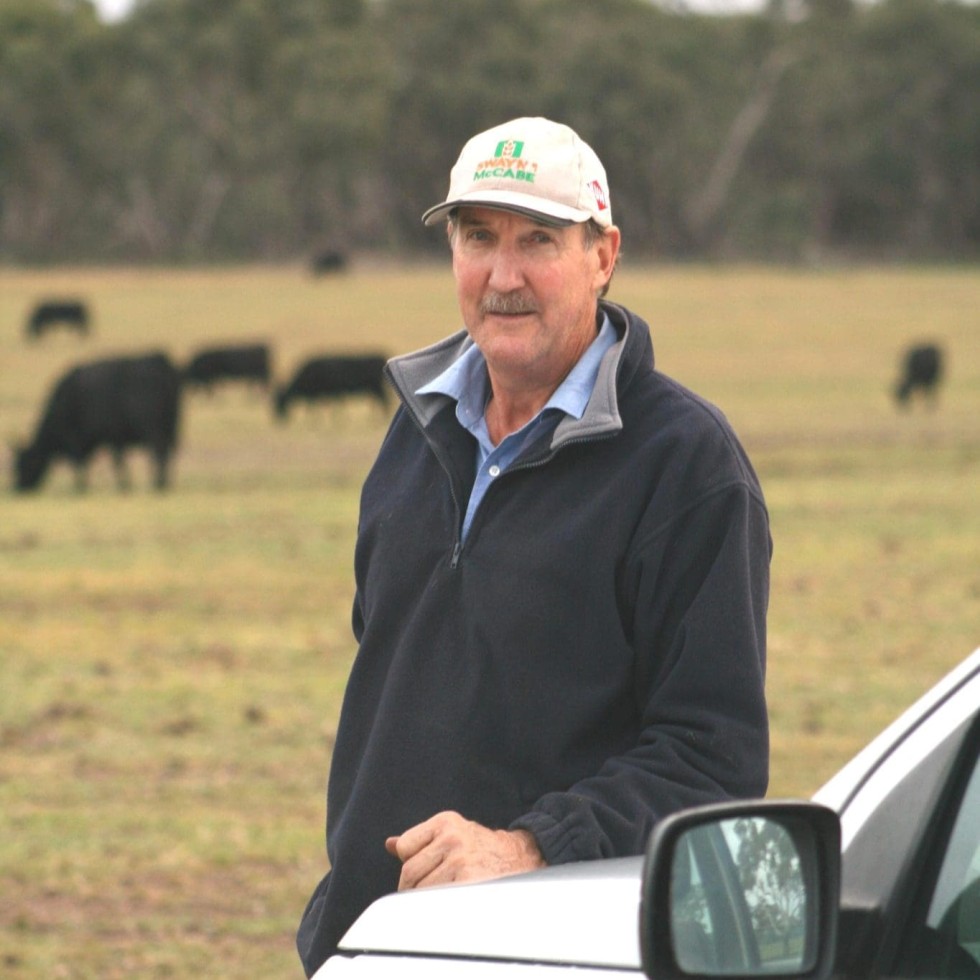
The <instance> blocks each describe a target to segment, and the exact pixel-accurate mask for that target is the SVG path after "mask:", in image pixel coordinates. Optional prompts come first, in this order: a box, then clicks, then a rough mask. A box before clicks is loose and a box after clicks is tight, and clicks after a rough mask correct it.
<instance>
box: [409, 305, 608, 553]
mask: <svg viewBox="0 0 980 980" xmlns="http://www.w3.org/2000/svg"><path fill="white" fill-rule="evenodd" d="M615 343H616V331H615V329H613V325H612V323H610V321H609V317H608V316H605V315H603V321H602V327H601V328H600V330H599V333H598V334H597V335H596V338H595V340H593V341H592V343H591V344H590V345H589V347H588V349H587V350H586V351H585V353H584V354H583V355H582V357H581V358H580V359H579V361H578V363H577V364H576V365H575V366H574V367H573V368H572V370H571V371H569V372H568V374H567V375H566V377H565V380H564V381H562V383H561V384H560V385H559V386H558V387H557V388H556V389H555V391H554V392H553V394H552V396H551V397H550V398H549V399H548V401H547V402H546V403H545V405H544V407H543V408H542V409H541V411H540V412H538V414H537V415H535V416H534V418H533V419H531V420H530V422H528V423H527V424H526V425H524V426H522V427H521V428H520V429H518V430H517V431H516V432H512V433H511V434H510V435H508V436H506V437H504V438H503V439H502V440H501V441H500V444H499V445H497V446H494V444H493V442H492V441H491V440H490V433H489V432H488V431H487V422H486V418H485V416H484V410H485V408H486V404H487V400H488V398H489V397H490V379H489V377H488V376H487V366H486V362H485V361H484V359H483V354H482V353H481V352H480V348H479V347H477V346H476V345H474V346H472V347H470V348H469V350H467V351H466V353H465V354H464V355H463V356H462V357H461V358H459V360H458V361H455V362H454V363H453V364H451V365H450V366H449V367H448V368H447V369H446V370H445V371H443V372H442V374H440V375H439V376H438V377H437V378H433V380H432V381H430V382H429V383H428V384H425V385H423V386H422V387H421V388H419V389H418V391H416V394H417V395H435V394H439V395H448V396H449V397H450V398H452V399H454V400H455V402H456V418H457V420H458V421H459V424H460V425H461V426H463V428H464V429H466V430H467V431H468V432H470V433H471V434H472V435H473V437H474V438H475V439H476V445H477V452H476V480H475V481H474V483H473V490H472V492H471V493H470V499H469V503H468V505H467V507H466V515H465V517H464V518H463V538H464V539H465V538H466V535H467V534H468V533H469V530H470V525H471V524H472V523H473V515H474V514H475V513H476V510H477V507H479V505H480V501H481V500H482V499H483V495H484V494H485V493H486V491H487V487H489V486H490V484H491V483H493V481H494V480H495V479H496V478H497V477H498V476H500V474H501V473H503V472H504V470H506V469H507V467H508V466H510V464H511V463H512V462H513V461H514V460H515V459H516V458H517V457H518V456H519V455H520V452H521V450H522V449H523V448H524V446H525V444H526V443H527V442H528V440H529V439H532V438H533V437H534V436H535V434H536V433H537V431H538V429H539V428H540V427H541V426H543V425H549V424H553V423H555V422H556V419H555V416H556V414H557V413H559V412H560V413H564V414H565V415H571V416H572V417H573V418H576V419H580V418H581V417H582V415H583V414H584V412H585V407H586V405H588V403H589V399H590V398H591V397H592V391H593V389H594V388H595V382H596V378H597V377H598V375H599V363H600V362H601V361H602V358H603V355H604V354H605V353H606V351H607V350H609V348H610V347H612V346H613V344H615Z"/></svg>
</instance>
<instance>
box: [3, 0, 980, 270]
mask: <svg viewBox="0 0 980 980" xmlns="http://www.w3.org/2000/svg"><path fill="white" fill-rule="evenodd" d="M682 7H683V5H677V6H675V7H674V8H670V9H668V8H666V7H664V6H658V5H655V4H652V3H650V2H648V0H521V2H517V0H453V2H452V3H446V2H445V0H328V2H325V0H137V3H136V7H135V9H134V11H133V12H132V14H131V15H130V16H129V17H127V18H126V19H125V20H123V21H120V22H118V23H115V24H103V23H101V22H100V21H99V20H98V18H97V17H96V16H95V12H94V9H93V7H92V5H91V3H90V2H89V0H0V261H6V262H57V261H79V260H85V261H107V262H115V261H134V260H135V261H147V262H151V261H182V262H192V261H202V260H205V261H214V260H227V259H263V260H282V259H288V258H292V257H296V256H299V255H304V254H308V253H309V252H310V251H312V250H315V249H317V248H321V247H325V246H328V245H329V246H334V247H336V246H343V247H345V248H349V249H352V250H358V249H363V250H390V251H396V250H397V251H399V252H409V251H418V250H427V249H433V248H435V247H441V246H442V242H441V239H440V238H439V236H434V235H433V234H432V232H431V229H425V228H424V227H423V226H422V225H421V222H420V219H419V216H420V214H421V212H422V211H423V210H424V209H425V208H426V207H428V206H429V205H430V204H433V203H435V202H436V201H438V200H439V199H441V198H442V196H443V195H444V193H445V190H446V187H447V185H448V176H449V169H450V167H451V166H452V164H453V162H454V160H455V158H456V156H457V154H458V152H459V149H460V147H461V146H462V144H463V143H464V142H465V141H466V140H467V139H468V138H469V137H470V136H471V135H473V134H474V133H476V132H478V131H479V130H480V129H483V128H486V127H488V126H491V125H495V124H497V123H499V122H501V121H504V120H505V119H507V118H511V117H514V116H518V115H538V114H540V115H546V116H550V117H551V118H554V119H558V120H561V121H563V122H567V123H568V124H570V125H571V126H573V127H574V128H575V129H577V130H578V131H579V132H580V134H581V135H582V136H583V138H585V139H586V140H587V141H588V142H590V143H591V144H592V145H593V147H594V148H595V149H596V151H597V152H598V153H599V155H600V157H601V158H602V159H603V162H604V163H605V165H606V169H607V171H608V173H609V178H610V185H611V188H612V203H613V213H614V216H615V219H616V222H617V224H619V225H620V226H621V227H622V229H623V233H624V239H625V241H626V243H627V247H628V249H629V252H630V254H634V255H635V254H641V255H642V254H647V255H655V256H661V257H668V258H670V257H694V256H697V257H710V258H729V257H734V258H763V259H775V260H780V261H797V260H800V259H807V258H811V257H814V256H823V255H832V256H834V255H845V256H859V257H873V258H910V259H922V258H927V259H937V258H938V259H959V260H962V259H968V260H969V259H975V258H976V257H977V256H978V253H980V113H978V112H977V110H976V105H977V101H976V100H977V93H978V92H980V8H978V7H976V6H971V5H966V4H961V3H955V2H944V0H882V2H880V3H876V4H871V5H865V4H858V3H853V2H851V0H809V2H805V3H794V4H790V3H787V2H784V0H771V2H770V4H769V6H768V8H767V10H766V11H765V12H764V13H760V14H751V15H737V16H734V15H732V16H709V15H695V14H692V13H690V12H685V11H684V10H683V9H682ZM678 8H680V9H678Z"/></svg>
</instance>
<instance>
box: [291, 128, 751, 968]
mask: <svg viewBox="0 0 980 980" xmlns="http://www.w3.org/2000/svg"><path fill="white" fill-rule="evenodd" d="M424 220H425V221H426V223H428V224H432V223H435V222H438V221H441V220H448V233H449V242H450V246H451V249H452V257H453V271H454V274H455V279H456V288H457V294H458V300H459V306H460V309H461V311H462V316H463V321H464V323H465V327H466V329H465V330H464V331H460V332H459V333H457V334H455V335H453V336H451V337H449V338H447V339H446V340H443V341H442V342H440V343H437V344H435V345H434V346H432V347H429V348H427V349H425V350H422V351H419V352H417V353H415V354H410V355H407V356H405V357H400V358H396V359H395V360H393V361H392V362H390V363H389V365H388V371H389V378H390V380H391V381H392V383H393V385H394V387H395V389H396V391H397V392H398V394H399V396H400V398H401V400H402V405H401V407H400V409H399V411H398V412H397V413H396V415H395V418H394V419H393V421H392V424H391V428H390V430H389V432H388V434H387V437H386V439H385V442H384V444H383V446H382V448H381V451H380V453H379V455H378V459H377V461H376V463H375V466H374V468H373V469H372V471H371V473H370V474H369V475H368V478H367V480H366V482H365V485H364V489H363V493H362V498H361V515H360V521H359V526H358V541H357V547H356V553H355V575H356V583H357V593H356V598H355V602H354V613H353V623H354V632H355V635H356V637H357V639H358V641H359V649H358V654H357V658H356V660H355V663H354V666H353V669H352V672H351V676H350V680H349V683H348V687H347V693H346V696H345V700H344V706H343V710H342V713H341V718H340V725H339V728H338V733H337V742H336V748H335V751H334V756H333V763H332V767H331V773H330V782H329V786H328V818H327V851H328V855H329V858H330V862H331V867H332V870H331V872H330V873H329V874H328V875H327V877H326V878H325V879H324V880H323V881H322V882H321V883H320V886H319V887H318V888H317V890H316V892H315V893H314V895H313V897H312V898H311V900H310V903H309V905H308V907H307V910H306V913H305V915H304V918H303V922H302V924H301V926H300V930H299V935H298V946H299V950H300V954H301V956H302V959H303V962H304V965H305V967H306V969H307V971H308V972H309V973H312V972H314V971H315V970H316V968H317V967H318V966H319V964H320V963H321V962H322V961H323V960H324V959H325V958H326V957H327V956H329V955H330V954H331V953H332V952H333V951H334V950H335V948H336V944H337V942H338V941H339V940H340V938H341V937H342V935H343V933H344V931H345V930H346V929H347V927H348V926H349V925H350V924H351V922H352V921H353V920H354V919H355V918H356V917H357V915H359V914H360V912H361V911H362V910H363V909H364V908H365V907H366V906H367V905H368V904H369V903H370V902H371V901H373V900H374V899H375V898H377V897H379V896H380V895H382V894H384V893H386V892H389V891H393V890H395V889H396V888H398V889H409V888H418V887H423V886H429V885H437V884H444V883H448V882H453V881H474V880H478V879H481V878H489V877H495V876H498V875H504V874H511V873H514V872H519V871H524V870H529V869H532V868H537V867H541V866H543V865H546V864H557V863H562V862H567V861H577V860H588V859H593V858H601V857H611V856H616V855H627V854H637V853H640V852H642V850H643V847H644V844H645V842H646V840H647V837H648V836H649V833H650V830H651V828H652V827H653V825H654V824H655V822H656V821H657V820H658V819H659V818H661V817H662V816H664V815H665V814H667V813H670V812H671V811H674V810H677V809H679V808H681V807H685V806H690V805H694V804H698V803H703V802H708V801H711V800H719V799H725V798H729V797H739V796H757V795H761V794H763V793H764V792H765V789H766V784H767V779H768V729H767V715H766V706H765V698H764V671H765V626H766V624H765V617H766V606H767V602H768V585H769V579H768V572H769V557H770V542H769V531H768V519H767V515H766V509H765V505H764V502H763V498H762V493H761V491H760V489H759V485H758V482H757V480H756V477H755V474H754V472H753V470H752V467H751V465H750V463H749V461H748V459H747V458H746V456H745V454H744V452H743V450H742V448H741V447H740V445H739V444H738V442H737V440H736V439H735V436H734V435H733V433H732V432H731V430H730V429H729V427H728V425H727V423H726V421H725V420H724V418H723V416H722V415H721V414H720V413H719V412H718V411H717V410H716V409H715V408H713V407H712V406H710V405H708V404H707V403H705V402H704V401H702V400H701V399H699V398H698V397H697V396H695V395H693V394H692V393H691V392H689V391H687V390H686V389H685V388H683V387H682V386H680V385H678V384H677V383H676V382H674V381H671V380H670V379H668V378H667V377H665V376H664V375H662V374H660V373H658V372H657V371H655V370H654V366H653V350H652V345H651V341H650V335H649V330H648V328H647V326H646V324H645V323H644V322H643V321H642V320H640V319H639V318H638V317H636V316H635V315H634V314H632V313H631V312H629V311H628V310H626V309H625V308H623V307H621V306H617V305H615V304H612V303H609V302H606V301H605V300H602V299H600V297H601V296H602V295H604V293H605V291H606V289H607V287H608V285H609V280H610V278H611V277H612V274H613V270H614V267H615V265H616V260H617V257H618V254H619V246H620V233H619V230H618V229H617V228H616V227H615V225H613V223H612V214H611V210H610V197H609V190H608V187H607V184H606V175H605V171H604V170H603V167H602V164H601V163H600V162H599V160H598V158H597V157H596V155H595V153H594V152H593V151H592V150H591V148H590V147H589V146H588V145H587V144H585V143H584V142H583V141H582V140H581V139H580V138H579V137H578V136H577V135H576V134H575V133H574V132H573V131H572V130H570V129H569V128H568V127H566V126H562V125H559V124H556V123H553V122H550V121H548V120H545V119H540V118H528V119H515V120H512V121H511V122H508V123H505V124H504V125H502V126H498V127H496V128H494V129H491V130H488V131H487V132H485V133H481V134H479V135H478V136H475V137H473V139H471V140H470V141H469V142H468V143H467V144H466V146H465V147H464V148H463V150H462V153H461V154H460V157H459V160H458V162H457V164H456V166H455V167H454V168H453V171H452V175H451V179H450V188H449V195H448V197H447V199H446V201H444V202H443V203H441V204H439V205H437V206H436V207H434V208H431V209H430V210H429V211H428V212H426V214H425V216H424Z"/></svg>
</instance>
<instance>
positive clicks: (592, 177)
mask: <svg viewBox="0 0 980 980" xmlns="http://www.w3.org/2000/svg"><path fill="white" fill-rule="evenodd" d="M464 204H469V205H473V206H477V207H487V208H500V209H503V210H505V211H517V212H519V213H521V214H527V215H529V216H530V217H532V218H536V219H538V220H540V221H544V222H545V223H547V224H553V225H568V224H573V223H575V222H581V221H588V220H589V218H592V219H594V220H595V221H597V222H598V223H599V224H600V225H602V226H603V227H604V228H607V227H609V226H610V225H611V224H612V210H611V208H610V206H609V184H608V182H607V180H606V171H605V169H604V168H603V166H602V163H601V162H600V160H599V158H598V157H597V156H596V154H595V151H594V150H593V149H592V147H591V146H589V144H588V143H586V142H585V141H584V140H583V139H582V138H581V137H580V136H579V135H578V134H577V133H576V132H575V131H574V130H573V129H570V128H569V127H568V126H565V125H564V124H562V123H556V122H552V121H551V120H550V119H542V118H540V117H533V118H532V117H524V118H521V119H512V120H511V121H510V122H505V123H502V124H501V125H499V126H494V127H493V128H492V129H488V130H486V131H484V132H482V133H479V134H477V135H476V136H474V137H472V138H471V139H470V140H469V141H468V142H467V143H466V145H465V146H464V147H463V149H462V152H461V153H460V154H459V159H458V160H457V161H456V165H455V166H454V167H453V169H452V172H451V174H450V176H449V194H448V196H447V197H446V200H445V201H443V202H442V203H441V204H437V205H435V207H431V208H429V210H428V211H426V212H425V214H423V215H422V220H423V221H424V222H425V224H427V225H434V224H436V222H438V221H439V220H440V219H442V218H446V217H448V216H449V213H450V212H451V211H452V210H453V209H454V208H457V207H460V206H461V205H464Z"/></svg>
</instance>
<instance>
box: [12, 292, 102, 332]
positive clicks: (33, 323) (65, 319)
mask: <svg viewBox="0 0 980 980" xmlns="http://www.w3.org/2000/svg"><path fill="white" fill-rule="evenodd" d="M57 326H65V327H71V328H72V329H74V330H77V331H78V332H79V333H81V334H87V333H88V327H89V316H88V308H87V307H86V306H85V304H84V303H82V302H81V301H79V300H76V299H71V300H67V299H66V300H46V301H45V302H42V303H38V304H37V306H35V307H34V310H33V311H32V313H31V315H30V317H28V320H27V325H26V327H25V331H26V333H27V337H28V339H29V340H33V339H35V338H37V337H40V336H41V334H42V333H44V332H45V331H47V330H51V329H53V328H54V327H57Z"/></svg>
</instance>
